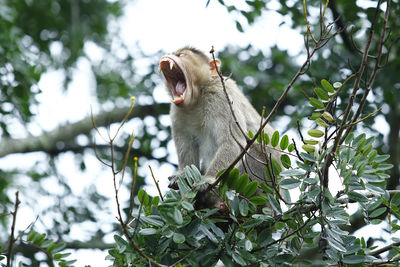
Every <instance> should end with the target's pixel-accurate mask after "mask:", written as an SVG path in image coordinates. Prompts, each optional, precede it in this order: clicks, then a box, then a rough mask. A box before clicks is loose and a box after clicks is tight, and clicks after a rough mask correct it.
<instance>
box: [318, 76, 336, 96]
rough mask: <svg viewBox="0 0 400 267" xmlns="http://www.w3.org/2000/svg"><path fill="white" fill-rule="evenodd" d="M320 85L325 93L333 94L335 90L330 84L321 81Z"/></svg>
mask: <svg viewBox="0 0 400 267" xmlns="http://www.w3.org/2000/svg"><path fill="white" fill-rule="evenodd" d="M321 85H322V87H323V88H324V89H325V91H327V92H328V93H331V94H333V93H334V92H335V89H334V88H333V86H332V84H331V83H330V82H328V81H327V80H325V79H322V81H321Z"/></svg>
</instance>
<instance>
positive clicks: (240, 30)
mask: <svg viewBox="0 0 400 267" xmlns="http://www.w3.org/2000/svg"><path fill="white" fill-rule="evenodd" d="M236 29H237V30H238V31H239V32H243V28H242V25H241V24H240V23H239V21H236Z"/></svg>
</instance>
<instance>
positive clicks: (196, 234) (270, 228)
mask: <svg viewBox="0 0 400 267" xmlns="http://www.w3.org/2000/svg"><path fill="white" fill-rule="evenodd" d="M335 85H336V87H334V86H332V85H331V84H330V83H329V82H328V81H326V80H322V86H323V88H326V89H327V92H325V93H320V94H319V95H320V96H323V97H322V98H319V99H317V98H315V100H314V101H313V102H311V103H310V105H313V103H314V102H315V103H318V104H317V105H316V106H317V108H316V110H315V113H318V114H319V115H318V116H317V115H314V116H311V117H310V120H313V121H317V120H318V119H320V120H322V119H324V120H322V121H323V122H324V123H323V125H321V126H319V128H324V129H323V130H319V129H310V130H308V134H309V135H310V136H311V137H313V138H315V139H312V140H308V141H307V142H305V143H306V144H307V145H308V146H310V147H312V148H313V149H312V150H310V149H309V148H308V147H307V148H304V150H305V151H306V152H300V153H298V154H297V155H296V154H291V152H293V151H294V150H295V144H293V143H292V144H290V145H289V143H288V138H287V135H284V136H283V137H281V138H279V133H278V132H275V133H274V134H273V136H272V137H269V136H268V135H267V134H263V140H261V138H259V139H258V141H259V142H260V143H263V144H265V145H270V146H271V147H278V146H279V147H280V149H282V151H285V150H286V149H287V151H288V152H287V153H288V154H290V156H291V157H292V158H296V165H294V166H293V167H292V164H291V163H290V160H287V159H286V157H285V156H287V154H283V155H282V157H281V164H282V165H284V166H285V167H286V169H284V170H282V168H281V167H280V165H279V163H277V161H274V160H273V159H272V162H271V165H270V166H268V167H267V168H266V174H267V176H268V177H269V184H267V183H266V182H262V183H261V184H260V185H259V184H258V182H257V181H249V175H248V174H243V175H240V174H239V170H238V169H233V170H231V171H230V172H229V174H228V175H227V176H226V177H225V178H224V179H222V180H221V182H220V184H219V188H218V192H214V194H218V196H219V198H220V199H221V201H222V203H223V205H222V206H223V207H224V208H223V209H221V208H219V209H218V208H210V209H208V208H207V209H201V210H196V209H195V208H194V207H195V205H196V200H197V197H198V194H202V192H198V190H199V188H201V186H203V185H204V184H205V183H207V182H208V181H207V180H206V179H203V178H202V177H201V174H200V172H199V171H198V170H197V168H196V167H195V166H191V167H189V166H188V167H186V168H185V170H184V174H185V176H180V177H179V181H178V186H179V190H178V191H175V190H170V191H169V192H167V194H166V195H165V196H164V199H163V200H162V201H160V197H158V196H157V197H154V198H152V199H151V198H149V197H148V195H147V194H146V192H145V191H140V192H139V195H138V198H139V200H140V208H139V210H138V211H137V212H136V213H134V214H133V219H132V220H131V221H130V223H129V225H128V229H129V230H128V232H129V235H130V236H131V237H130V238H131V239H130V240H132V242H134V243H135V244H136V246H138V247H139V248H140V249H141V252H143V253H144V254H146V255H147V256H148V257H150V258H152V259H154V261H155V262H157V263H159V264H162V265H172V264H177V265H178V266H179V264H190V265H191V266H213V265H215V264H216V263H217V262H218V260H221V261H222V262H223V263H224V264H225V265H226V266H233V265H240V266H248V265H251V266H273V265H279V266H285V265H287V266H293V265H294V266H306V265H308V266H312V264H313V262H312V261H308V260H303V259H301V258H299V255H300V254H301V251H302V250H304V249H315V248H320V249H321V250H322V253H321V254H322V255H321V257H322V259H324V261H325V262H326V264H329V263H331V264H334V263H340V264H345V265H347V264H363V263H365V264H367V263H368V264H373V263H376V262H377V261H378V258H377V257H376V256H377V255H375V254H374V252H375V250H376V248H377V247H368V246H366V242H365V240H364V239H363V238H361V239H360V238H356V237H355V236H353V235H351V234H350V233H349V232H347V231H345V230H342V225H346V224H348V223H349V218H350V214H349V212H348V209H347V205H348V203H352V202H357V203H359V204H360V207H361V209H362V211H363V214H364V218H365V220H367V221H368V223H370V224H374V225H376V224H380V223H381V222H382V217H380V216H382V215H385V217H386V216H388V217H387V218H390V219H389V220H390V224H391V229H390V232H391V234H392V235H393V236H394V234H395V233H396V232H397V231H398V230H399V229H400V224H399V219H400V213H399V209H398V204H399V203H398V202H399V199H400V193H396V194H394V195H392V196H390V194H389V192H388V191H386V190H385V180H386V179H387V178H388V177H389V175H387V174H386V171H387V170H389V169H391V168H392V167H393V166H392V165H391V164H387V163H385V161H386V160H387V159H388V158H389V156H388V155H378V153H377V151H376V150H373V149H372V142H373V139H374V138H366V135H365V134H361V135H358V136H354V134H353V133H351V134H349V135H348V136H347V138H346V141H345V143H344V144H343V145H342V146H341V147H340V148H339V149H338V150H337V152H336V157H335V163H334V165H335V166H336V168H337V170H338V171H337V172H338V173H337V174H338V175H339V177H340V180H341V182H342V184H343V186H344V190H342V191H339V192H337V193H336V196H334V195H335V192H333V191H331V190H330V189H329V188H328V187H324V186H323V184H324V181H323V180H322V174H321V167H322V165H323V164H324V160H325V157H326V155H327V154H328V153H329V151H331V150H332V145H333V143H332V142H331V141H332V140H333V138H334V137H333V135H327V133H328V132H329V130H330V128H332V127H333V126H332V125H334V124H333V121H335V120H337V119H338V118H335V119H333V118H331V115H328V113H327V111H325V110H324V106H325V105H329V103H330V102H329V101H333V99H334V97H333V96H335V95H337V92H338V91H339V90H340V89H341V88H342V87H343V86H344V84H341V83H336V84H335ZM321 90H322V89H321ZM322 101H323V102H322ZM326 118H329V119H326ZM327 123H331V125H328V124H327ZM316 124H317V125H319V124H322V123H321V122H320V123H318V122H316ZM249 136H250V137H253V136H254V134H253V133H252V132H249ZM269 140H271V141H270V142H269ZM312 141H315V142H312ZM327 144H331V145H327ZM307 150H309V151H307ZM296 151H297V149H296ZM274 181H279V186H276V184H275V183H274ZM271 184H272V185H271ZM295 188H298V189H299V191H300V195H299V197H298V200H297V201H295V202H291V200H290V195H289V194H287V191H286V190H292V189H295ZM276 189H277V190H278V191H279V192H280V193H278V191H277V190H276ZM256 191H257V193H256ZM285 191H286V192H285ZM282 195H284V196H282ZM210 197H211V196H210ZM267 203H268V205H266V204H267ZM392 216H393V217H392ZM378 217H380V218H378ZM114 238H115V242H116V244H115V248H114V249H112V250H110V251H109V256H108V259H110V260H113V262H114V266H128V265H131V264H133V265H134V266H147V260H146V259H145V258H143V257H142V255H140V254H139V253H138V251H137V250H136V249H135V247H133V246H132V245H131V244H130V243H129V241H126V240H125V239H124V238H123V237H121V236H119V235H116V236H115V237H114ZM392 241H393V242H398V241H399V240H397V239H396V238H394V237H393V240H392ZM388 250H389V251H390V252H389V255H391V256H390V257H389V258H388V262H390V261H391V260H390V258H394V257H395V255H398V254H397V253H398V251H397V250H396V249H395V247H393V248H392V249H388Z"/></svg>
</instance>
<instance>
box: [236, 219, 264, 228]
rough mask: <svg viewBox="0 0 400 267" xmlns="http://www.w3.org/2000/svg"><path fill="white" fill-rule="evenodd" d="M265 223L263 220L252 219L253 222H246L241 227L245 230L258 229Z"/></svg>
mask: <svg viewBox="0 0 400 267" xmlns="http://www.w3.org/2000/svg"><path fill="white" fill-rule="evenodd" d="M263 222H264V220H263V219H252V220H248V221H247V222H245V223H244V224H242V225H241V226H242V227H243V229H248V228H253V227H256V226H257V225H260V224H262V223H263Z"/></svg>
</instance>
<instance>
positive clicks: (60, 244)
mask: <svg viewBox="0 0 400 267" xmlns="http://www.w3.org/2000/svg"><path fill="white" fill-rule="evenodd" d="M66 247H67V244H66V243H65V242H59V243H57V245H56V247H55V248H54V249H53V253H56V252H59V251H61V250H63V249H64V248H66Z"/></svg>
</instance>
